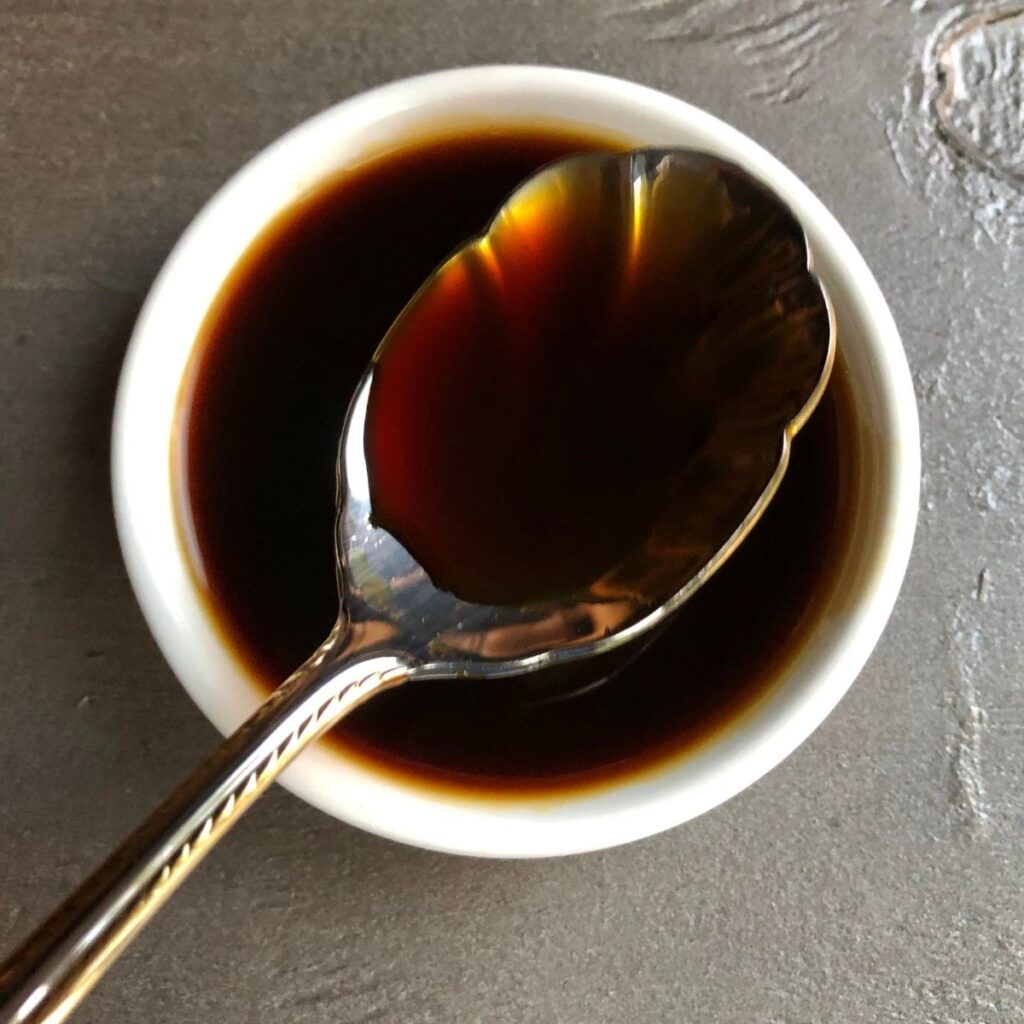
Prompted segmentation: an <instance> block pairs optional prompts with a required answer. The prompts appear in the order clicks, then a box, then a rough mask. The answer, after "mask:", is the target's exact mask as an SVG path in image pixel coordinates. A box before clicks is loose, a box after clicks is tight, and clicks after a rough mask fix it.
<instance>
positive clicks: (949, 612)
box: [0, 0, 1024, 1024]
mask: <svg viewBox="0 0 1024 1024" xmlns="http://www.w3.org/2000/svg"><path fill="white" fill-rule="evenodd" d="M972 9H973V8H972ZM993 9H994V8H993ZM1003 9H1005V5H1004V8H1003ZM965 17H967V11H966V9H961V8H958V9H954V8H953V7H952V6H951V5H950V4H948V3H945V2H943V0H913V3H909V2H900V0H893V2H890V3H885V2H882V0H744V2H741V0H589V2H588V0H562V2H556V0H532V2H528V0H435V2H432V3H428V2H423V0H379V2H378V0H333V2H329V0H288V2H282V3H270V2H264V0H244V2H243V0H178V2H160V0H145V2H144V0H139V2H136V3H130V4H129V3H123V2H118V0H75V2H67V3H64V2H60V0H0V106H2V109H3V114H2V117H0V181H2V186H0V196H2V200H0V204H2V205H0V346H2V347H0V353H2V355H0V666H2V675H0V695H2V700H0V946H2V947H7V946H9V945H10V944H11V943H12V942H14V941H15V940H16V939H17V938H18V937H19V936H21V935H23V934H24V933H25V932H26V930H27V929H28V928H29V926H30V925H31V923H32V922H33V921H34V920H35V919H37V918H38V917H39V916H40V915H41V914H42V913H43V912H44V911H46V910H47V909H48V908H49V907H50V906H51V904H52V903H53V902H54V901H55V900H56V899H57V898H58V897H59V896H60V895H61V894H62V893H63V892H64V891H65V890H66V889H67V888H68V887H69V886H70V885H72V884H73V883H75V882H76V881H77V880H78V879H79V878H80V877H82V876H83V875H84V873H85V872H86V871H87V870H88V869H89V868H90V867H91V866H92V865H93V864H94V863H96V862H97V861H98V860H99V859H100V858H101V856H102V855H103V854H104V853H105V852H106V851H107V850H108V849H109V848H110V847H111V845H112V844H113V843H114V842H115V841H116V840H117V839H118V838H119V837H121V836H122V835H123V834H124V833H125V832H126V831H127V830H128V829H130V827H131V826H132V825H133V824H134V823H135V822H136V821H137V820H138V819H139V817H140V816H141V815H142V814H143V813H144V812H145V811H147V810H148V809H149V808H150V807H151V806H152V805H153V803H154V802H155V801H156V800H157V799H158V798H160V797H161V796H162V795H163V794H164V793H165V791H166V790H167V789H168V788H169V787H170V786H171V785H172V784H173V783H174V782H175V781H176V780H177V779H178V778H179V777H180V776H181V775H182V774H183V773H184V772H185V771H186V770H187V769H188V768H189V767H190V766H192V765H193V763H194V762H195V761H196V759H197V758H198V757H200V756H201V755H202V754H203V753H204V752H205V751H206V750H208V749H209V748H210V746H211V744H212V743H213V741H214V738H215V737H214V731H213V729H212V728H211V727H210V726H209V725H208V724H207V723H206V721H205V720H204V719H203V718H202V717H201V716H200V714H199V713H198V711H196V710H195V708H194V707H193V706H192V704H191V703H190V702H189V700H188V699H187V697H186V696H185V695H184V693H183V691H182V690H181V689H180V687H179V686H178V685H177V683H176V682H175V681H174V679H173V678H172V676H171V674H170V672H169V670H168V669H167V667H166V666H165V665H164V663H163V662H162V660H161V658H160V657H159V655H158V653H157V651H156V649H155V647H154V645H153V643H152V641H151V640H150V639H149V637H148V635H147V632H146V629H145V627H144V625H143V622H142V619H141V617H140V615H139V613H138V611H137V609H136V607H135V604H134V602H133V600H132V596H131V593H130V592H129V588H128V584H127V582H126V579H125V573H124V570H123V568H122V565H121V561H120V558H119V555H118V551H117V547H116V543H115V538H114V532H113V527H112V523H111V512H110V506H109V500H108V493H107V492H108V479H107V444H108V427H109V417H110V408H111V400H112V395H113V388H114V383H115V377H116V373H117V369H118V364H119V361H120V359H121V356H122V353H123V350H124V346H125V343H126V341H127V337H128V333H129V330H130V327H131V324H132V320H133V318H134V316H135V314H136V312H137V310H138V307H139V304H140V302H141V299H142V297H143V295H144V293H145V291H146V289H147V287H148V285H149V283H150V281H151V279H152V277H153V275H154V273H155V272H156V270H157V268H158V267H159V265H160V263H161V261H162V260H163V258H164V256H165V254H166V253H167V251H168V248H169V247H170V245H171V244H172V242H173V240H174V239H175V237H176V236H177V235H178V233H179V232H180V231H181V230H182V228H183V227H184V226H185V224H186V223H187V222H188V220H189V219H190V217H191V216H192V214H193V213H194V212H195V210H196V209H197V207H198V206H199V205H200V204H201V203H202V201H203V200H204V199H205V198H206V197H207V196H208V195H209V193H210V192H211V191H212V190H213V189H214V188H215V187H216V186H217V185H218V184H219V183H220V182H221V181H222V180H223V179H224V178H225V177H226V176H227V175H228V174H229V173H230V172H231V171H232V170H234V169H235V168H236V167H237V166H238V165H239V164H240V163H241V162H242V161H243V160H245V159H246V158H247V157H249V156H250V155H251V154H252V153H253V152H254V151H255V150H257V149H258V148H260V147H262V146H263V145H264V144H265V143H267V142H269V141H270V140H271V139H273V138H274V137H275V136H276V135H278V134H279V133H280V132H282V131H283V130H284V129H286V128H288V127H289V126H291V125H292V124H293V123H295V122H296V121H297V120H299V119H301V118H303V117H305V116H307V115H308V114H311V113H313V112H314V111H316V110H318V109H320V108H322V107H324V106H326V105H328V104H329V103H331V102H333V101H335V100H337V99H339V98H341V97H344V96H346V95H349V94H351V93H353V92H356V91H357V90H360V89H362V88H364V87H366V86H369V85H373V84H376V83H379V82H383V81H385V80H388V79H392V78H395V77H399V76H402V75H406V74H409V73H411V72H417V71H422V70H426V69H431V68H438V67H445V66H451V65H457V64H463V63H469V62H483V61H507V60H517V61H543V62H553V63H559V64H568V65H577V66H582V67H587V68H594V69H599V70H602V71H606V72H611V73H614V74H620V75H625V76H629V77H632V78H635V79H638V80H640V81H642V82H645V83H648V84H651V85H654V86H657V87H660V88H663V89H666V90H668V91H670V92H673V93H675V94H677V95H679V96H682V97H684V98H686V99H689V100H691V101H693V102H695V103H697V104H699V105H701V106H704V107H706V108H708V109H709V110H711V111H713V112H714V113H716V114H718V115H720V116H722V117H724V118H726V119H727V120H729V121H731V122H733V123H734V124H736V125H737V126H739V127H740V128H742V129H744V130H745V131H747V132H749V133H750V134H751V135H753V136H754V137H755V138H756V139H758V140H759V141H761V142H762V143H764V144H765V145H767V146H768V147H769V148H770V149H772V150H773V151H775V152H776V153H778V154H779V155H781V156H782V157H783V158H784V159H785V160H786V161H787V162H788V163H789V164H790V165H791V166H792V167H794V168H795V170H796V171H797V172H798V173H799V174H801V175H802V176H803V177H804V178H805V179H806V180H807V181H808V182H809V183H810V184H811V185H812V187H813V188H814V189H815V190H816V191H817V192H818V193H819V194H820V195H821V196H822V197H823V199H824V200H825V202H826V203H827V204H828V205H829V206H831V207H832V209H833V210H834V211H835V212H836V213H837V214H838V216H839V218H840V220H841V221H842V222H843V223H844V224H845V225H846V226H847V228H848V229H849V231H850V233H851V234H852V235H853V237H854V239H855V241H856V242H857V243H858V244H859V245H860V246H861V248H862V249H863V251H864V253H865V255H866V256H867V258H868V261H869V262H870V264H871V265H872V267H873V268H874V270H875V272H876V274H877V275H878V277H879V279H880V281H881V282H882V285H883V288H884V289H885V291H886V293H887V294H888V297H889V299H890V302H891V303H892V306H893V310H894V312H895V315H896V318H897V320H898V322H899V323H900V325H901V328H902V330H903V333H904V338H905V343H906V346H907V350H908V353H909V356H910V361H911V364H912V367H913V370H914V376H915V381H916V384H917V388H918V395H919V400H920V407H921V415H922V427H923V433H924V459H925V467H926V471H925V472H926V475H925V480H924V493H923V505H922V515H921V520H920V527H919V532H918V540H917V545H916V549H915V553H914V557H913V562H912V565H911V568H910V573H909V576H908V578H907V581H906V585H905V587H904V590H903V594H902V597H901V600H900V602H899V605H898V607H897V610H896V613H895V616H894V618H893V620H892V622H891V624H890V627H889V629H888V632H887V633H886V635H885V637H884V639H883V642H882V644H881V646H880V647H879V649H878V651H877V652H876V654H875V656H874V657H873V659H872V660H871V662H870V664H869V666H868V668H867V669H866V670H865V672H864V673H863V675H862V677H861V679H860V680H859V682H858V683H857V685H856V686H855V687H854V689H853V690H852V691H851V693H850V694H849V696H848V697H847V698H846V700H845V701H844V702H843V703H842V704H841V705H840V707H839V709H838V710H837V711H836V712H835V714H833V715H832V717H831V718H830V719H829V720H828V722H827V723H826V724H825V726H824V727H823V728H822V729H821V730H820V731H819V732H818V733H817V734H816V735H815V736H814V737H813V738H812V739H811V741H809V742H808V743H807V744H806V745H805V746H804V747H802V748H801V749H800V750H799V751H798V752H797V753H796V754H795V755H794V756H793V757H792V758H791V759H790V760H789V761H788V762H786V764H785V765H784V766H782V767H781V768H780V769H778V770H776V771H775V772H773V773H771V774H770V775H769V776H768V777H767V778H765V779H764V780H763V781H761V782H760V783H759V784H758V785H756V786H754V787H753V788H752V789H750V790H748V791H747V792H745V793H744V794H742V795H741V796H740V797H738V798H737V799H735V800H734V801H732V802H731V803H730V804H728V805H726V806H724V807H722V808H720V809H718V810H717V811H715V812H713V813H712V814H710V815H708V816H706V817H705V818H703V819H701V820H699V821H697V822H694V823H691V824H690V825H688V826H685V827H683V828H680V829H677V830H676V831H674V832H671V833H669V834H666V835H663V836H660V837H657V838H654V839H651V840H648V841H645V842H641V843H638V844H636V845H633V846H630V847H627V848H624V849H619V850H614V851H610V852H606V853H600V854H593V855H589V856H584V857H578V858H573V859H567V860H560V861H546V862H534V863H491V862H475V861H470V860H461V859H456V858H449V857H445V856H439V855H434V854H429V853H424V852H420V851H417V850H413V849H406V848H404V847H400V846H396V845H392V844H389V843H387V842H385V841H382V840H379V839H376V838H373V837H371V836H368V835H364V834H361V833H359V832H356V831H354V830H352V829H349V828H346V827H345V826H343V825H341V824H339V823H337V822H335V821H333V820H332V819H330V818H327V817H325V816H323V815H321V814H319V813H318V812H316V811H314V810H312V809H310V808H309V807H307V806H305V805H304V804H302V803H300V802H299V801H298V800H296V799H294V798H292V797H290V796H289V795H288V794H286V793H284V792H283V791H275V792H274V793H272V794H271V795H269V796H268V798H267V799H266V800H265V802H264V803H263V804H262V805H261V806H260V807H259V808H257V810H256V811H255V812H254V813H253V814H252V815H250V817H249V818H248V819H247V820H246V821H244V822H243V823H242V825H241V826H240V827H239V829H238V830H237V832H236V833H235V834H233V835H232V836H231V837H229V839H228V840H227V841H226V843H225V845H224V846H223V848H221V849H220V850H218V851H217V853H216V855H215V856H214V857H212V858H211V860H210V861H209V862H208V863H207V864H206V865H204V867H203V868H202V869H201V870H200V872H199V873H198V875H197V876H196V877H195V878H194V879H192V880H191V881H190V882H189V884H188V887H187V889H186V890H185V891H183V892H182V893H181V894H180V896H179V897H178V898H177V899H176V900H175V901H174V902H173V903H172V905H171V906H170V907H169V908H168V909H167V910H166V911H165V912H164V913H163V914H162V916H161V917H160V918H159V919H158V920H157V921H156V922H155V923H154V924H153V925H152V926H151V927H150V929H149V930H148V931H147V932H146V934H145V935H144V936H143V937H142V939H141V940H140V941H139V942H138V943H137V944H136V945H135V946H134V947H133V948H132V949H131V951H130V952H129V953H128V955H127V956H126V957H125V958H124V960H123V962H122V963H120V964H119V965H118V966H117V967H116V968H115V970H114V971H113V972H112V973H111V974H110V975H109V976H108V978H107V979H106V980H105V981H104V982H103V983H102V985H101V986H100V988H99V989H98V990H97V991H96V993H95V995H94V997H93V998H92V1000H91V1001H90V1002H89V1003H88V1004H87V1005H86V1006H85V1007H84V1008H83V1010H82V1011H81V1012H80V1014H79V1016H78V1018H77V1019H78V1020H80V1021H82V1022H83V1024H87V1022H103V1024H121V1022H125V1024H127V1022H131V1024H137V1022H140V1021H141V1022H146V1024H162V1022H172V1021H173V1022H177V1021H182V1020H190V1021H217V1022H219V1024H220V1022H223V1024H236V1022H251V1021H254V1020H275V1021H281V1022H299V1021H301V1022H304V1024H305V1022H321V1021H322V1022H329V1024H350V1022H352V1024H354V1022H364V1021H380V1022H392V1021H394V1022H408V1024H425V1022H428V1021H435V1022H449V1021H459V1022H463V1021H466V1022H473V1021H479V1022H487V1024H504V1022H516V1024H533V1022H536V1024H542V1022H543V1024H552V1022H559V1024H563V1022H564V1024H602V1022H609V1024H621V1022H624V1021H629V1022H638V1024H647V1022H652V1024H653V1022H662V1021H701V1022H721V1024H821V1022H831V1021H837V1022H840V1021H841V1022H843V1024H857V1022H879V1021H900V1022H922V1024H923V1022H936V1024H940V1022H941V1024H963V1022H970V1024H979V1022H984V1024H995V1022H1004V1021H1005V1022H1009V1021H1020V1020H1024V894H1022V884H1021V877H1022V867H1024V864H1022V860H1024V855H1022V852H1021V848H1022V841H1024V693H1022V691H1021V685H1022V669H1024V655H1022V641H1021V638H1022V636H1024V622H1022V618H1024V603H1022V601H1021V593H1022V578H1021V577H1022V567H1024V560H1022V557H1021V544H1022V541H1021V537H1022V527H1024V508H1022V503H1024V482H1022V460H1021V447H1022V444H1024V399H1022V398H1021V396H1020V390H1021V382H1022V378H1024V338H1022V335H1024V184H1022V183H1024V127H1022V122H1021V120H1020V108H1021V101H1022V88H1024V84H1022V83H1024V56H1022V54H1024V15H1019V14H1018V15H1017V16H1013V15H1012V12H1011V16H1010V17H1008V18H1006V19H1005V20H1003V21H1002V22H1000V23H999V24H992V25H989V24H986V23H985V20H984V19H982V21H981V22H977V23H976V22H968V23H967V24H964V23H963V19H964V18H965ZM950 18H953V23H954V27H952V28H948V29H946V30H944V29H943V26H944V25H947V24H949V19H950ZM957 26H958V27H957ZM944 31H945V32H946V34H945V35H943V32H944Z"/></svg>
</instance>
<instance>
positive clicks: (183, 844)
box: [0, 628, 408, 1024]
mask: <svg viewBox="0 0 1024 1024" xmlns="http://www.w3.org/2000/svg"><path fill="white" fill-rule="evenodd" d="M340 636H341V630H340V628H336V629H335V632H334V634H332V636H331V637H330V638H329V639H328V640H327V642H326V643H325V644H324V645H323V647H321V648H320V650H319V651H317V653H316V654H315V655H314V656H313V657H312V658H310V660H309V661H307V662H306V663H305V664H304V665H303V666H302V667H301V668H299V669H298V670H297V671H295V672H294V673H293V674H292V675H291V676H289V677H288V679H287V680H285V682H284V683H282V684H281V685H280V686H279V687H278V688H277V689H276V690H275V691H274V693H273V694H272V695H271V696H270V697H269V698H268V699H267V701H266V702H265V703H264V704H263V705H262V706H261V707H260V708H259V710H258V711H256V713H255V714H254V715H253V716H252V717H251V718H250V719H248V721H246V722H245V723H244V724H243V725H242V726H241V727H240V728H239V729H238V731H237V732H235V733H234V734H233V735H232V736H230V737H229V738H228V739H226V740H225V741H224V742H223V743H222V744H221V745H220V747H218V749H217V750H216V752H215V753H214V754H213V755H212V756H211V757H210V758H209V759H208V760H207V761H206V762H204V763H203V764H202V765H201V766H200V767H199V768H197V769H196V771H195V772H193V773H192V775H191V776H189V778H187V779H186V780H185V781H184V782H183V783H182V784H181V785H180V786H179V787H178V788H177V789H176V790H175V791H174V792H173V793H172V794H171V795H170V797H168V798H167V800H165V801H164V802H163V803H162V804H161V805H160V806H159V807H158V808H157V809H156V810H155V811H154V812H153V813H152V814H151V815H150V816H149V817H148V818H147V819H146V821H145V822H143V824H142V825H141V827H139V828H138V829H137V830H136V831H135V832H134V833H133V834H132V835H131V836H129V838H128V839H127V840H126V841H125V842H124V843H123V844H122V845H121V847H120V848H119V849H118V850H117V851H116V852H115V853H114V854H113V855H112V856H111V857H109V858H108V859H107V860H106V862H104V863H103V864H102V865H101V866H100V867H99V869H98V870H97V871H95V872H94V873H93V874H92V875H91V876H90V877H89V878H88V879H87V880H86V881H85V882H83V883H82V885H80V886H79V888H78V889H77V890H76V891H75V892H74V893H73V894H72V895H71V896H70V897H69V898H68V899H67V900H66V901H65V902H64V903H63V904H62V905H61V906H60V907H59V908H58V909H57V910H56V911H55V912H54V913H53V914H52V915H51V916H50V918H49V919H48V920H46V921H45V922H44V923H43V924H42V925H41V926H40V927H39V928H38V929H36V931H35V932H34V933H33V934H32V935H30V936H29V937H28V939H27V940H26V941H25V942H24V943H23V945H22V946H21V947H20V949H18V950H17V951H16V952H15V953H14V954H13V956H12V957H11V958H10V959H9V960H7V961H6V962H5V963H3V964H2V965H0V1024H42V1022H44V1021H45V1022H47V1024H52V1022H56V1021H62V1020H64V1019H65V1018H66V1017H67V1016H68V1014H70V1013H71V1011H72V1010H74V1008H75V1007H76V1006H77V1005H78V1004H79V1003H80V1002H81V1001H82V999H84V998H85V996H86V995H87V994H88V992H89V991H90V990H91V989H92V987H93V985H95V984H96V982H97V981H99V979H100V978H101V977H102V976H103V974H104V972H105V971H106V970H107V968H108V967H109V966H110V965H111V964H112V963H113V962H114V960H115V959H117V957H118V956H119V955H120V953H121V951H122V950H123V949H125V947H126V946H127V945H128V943H129V942H130V941H131V940H132V939H133V938H134V937H135V935H136V934H137V933H138V932H139V930H140V929H141V928H142V926H143V925H144V924H145V923H146V922H147V921H148V920H149V919H150V917H152V916H153V914H154V913H155V912H156V911H157V910H158V909H159V908H160V907H161V906H162V905H163V903H164V901H165V900H167V898H168V897H169V896H170V895H171V893H173V892H174V890H175V889H177V887H178V886H179V885H180V884H181V883H182V882H183V881H184V880H185V878H186V877H187V876H188V874H189V873H190V872H191V871H192V869H193V868H194V867H195V866H196V865H197V864H198V863H199V862H200V861H201V860H202V859H203V857H205V856H206V854H207V853H208V852H209V851H210V850H211V849H212V848H213V846H214V844H215V843H216V842H217V841H218V840H219V839H220V838H221V837H222V836H223V835H224V834H225V833H226V832H227V831H228V830H229V829H230V828H231V826H232V825H234V823H235V822H236V821H238V819H239V818H240V817H241V816H242V814H244V813H245V811H246V810H248V808H249V806H250V805H251V804H252V803H253V801H254V800H255V799H256V798H257V797H258V796H260V795H261V794H262V793H263V791H264V790H265V789H266V788H267V787H268V786H269V785H270V783H271V782H273V781H274V779H276V778H277V776H278V775H279V774H280V773H281V771H282V770H283V769H284V768H285V766H286V765H288V764H289V763H290V762H291V760H292V759H293V758H294V757H295V756H296V755H297V754H298V753H299V752H300V751H302V750H303V749H304V748H305V747H306V746H307V745H308V744H309V743H311V742H312V741H313V740H315V739H316V738H317V737H318V736H320V735H321V734H322V733H324V732H325V731H326V730H327V729H329V728H330V727H331V726H332V725H334V724H335V723H336V722H337V721H339V720H340V719H341V718H342V717H343V716H344V715H346V714H347V713H348V712H349V711H351V710H352V709H353V708H355V707H357V706H358V705H359V704H361V703H362V702H363V701H364V700H366V698H367V697H369V696H371V695H372V694H374V693H377V692H379V691H381V690H385V689H388V688H390V687H392V686H396V685H398V684H399V683H402V682H404V681H405V679H406V678H407V676H408V668H407V666H406V664H405V663H404V662H403V661H401V660H400V659H399V658H398V657H395V656H392V655H383V654H380V653H379V652H376V653H373V652H370V651H366V650H361V649H360V647H361V644H360V643H359V642H358V641H357V640H355V639H353V637H352V636H351V635H346V636H344V637H343V638H341V639H339V637H340ZM339 650H340V653H339Z"/></svg>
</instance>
